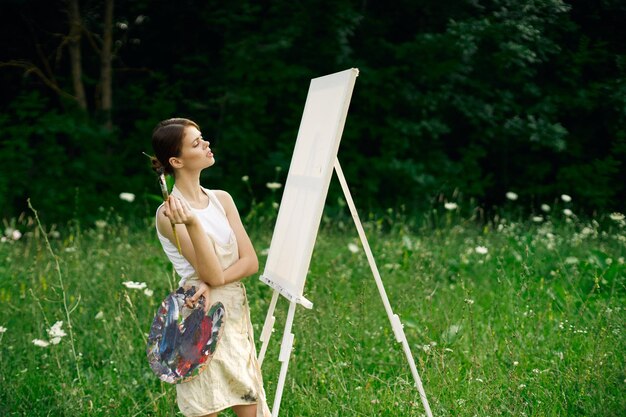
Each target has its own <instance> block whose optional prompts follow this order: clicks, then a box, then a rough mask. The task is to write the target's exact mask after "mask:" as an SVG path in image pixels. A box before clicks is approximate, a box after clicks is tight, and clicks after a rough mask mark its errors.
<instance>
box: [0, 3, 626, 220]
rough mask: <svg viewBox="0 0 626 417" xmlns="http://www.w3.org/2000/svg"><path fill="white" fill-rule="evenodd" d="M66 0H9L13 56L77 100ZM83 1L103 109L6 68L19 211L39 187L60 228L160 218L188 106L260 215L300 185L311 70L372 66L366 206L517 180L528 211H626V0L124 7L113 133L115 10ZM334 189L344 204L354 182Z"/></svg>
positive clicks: (7, 195) (87, 63)
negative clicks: (105, 95)
mask: <svg viewBox="0 0 626 417" xmlns="http://www.w3.org/2000/svg"><path fill="white" fill-rule="evenodd" d="M35 6H36V7H35ZM65 7H66V6H65V3H64V2H60V1H57V2H33V1H26V2H18V1H13V2H7V3H3V5H2V9H3V11H4V12H6V14H7V15H11V16H15V19H12V20H11V21H10V22H6V27H4V28H3V29H2V30H3V33H5V34H6V36H4V37H3V40H4V41H5V42H4V43H5V44H6V45H5V46H4V47H3V51H2V57H1V58H0V62H2V63H4V64H6V63H8V62H11V61H14V60H25V61H29V62H31V63H33V64H34V65H35V66H36V67H38V68H40V69H42V71H43V73H45V74H47V75H48V77H49V78H52V79H53V80H54V81H55V82H56V83H57V84H58V86H59V87H60V88H61V89H63V90H64V91H66V92H69V93H71V89H72V84H71V77H70V67H69V58H68V54H67V49H66V48H65V47H61V48H60V47H59V45H61V43H62V42H63V39H62V36H61V35H58V34H65V33H68V28H67V16H66V14H65V11H64V8H65ZM81 13H82V16H83V20H84V26H85V33H91V40H90V37H89V36H87V35H86V34H85V35H84V37H83V42H82V48H83V60H82V64H83V81H84V83H85V88H86V91H87V95H88V102H89V107H90V108H89V111H88V113H87V114H83V113H82V112H81V111H79V110H77V109H74V105H73V103H72V102H71V100H70V99H68V97H67V96H62V95H59V94H58V93H56V92H55V91H54V90H52V89H50V88H49V87H48V86H47V85H46V84H45V83H44V82H42V80H41V77H38V76H37V74H36V73H35V72H34V71H25V70H24V69H23V68H17V67H15V66H7V65H3V66H2V67H0V83H2V85H3V96H2V98H1V100H0V129H1V132H2V136H1V139H0V150H1V152H2V157H3V161H5V162H3V167H2V176H1V177H0V195H1V196H2V197H0V199H1V200H0V203H2V211H1V212H0V216H2V217H6V216H9V217H10V216H16V215H18V214H19V213H20V212H22V211H23V210H24V208H25V201H26V198H27V197H31V198H32V199H33V201H34V203H35V205H37V206H38V207H39V208H40V210H41V213H42V217H44V219H46V220H47V221H64V220H66V219H68V218H69V217H71V216H73V215H75V216H78V218H79V219H84V220H88V221H91V220H93V218H94V216H95V214H94V211H95V210H97V209H98V207H104V208H105V209H107V208H108V207H110V206H117V207H118V208H119V209H121V210H123V211H122V212H124V210H126V211H128V213H130V212H134V213H136V214H140V215H145V214H146V213H148V212H152V206H153V205H154V204H153V202H151V201H150V202H149V203H148V200H146V199H145V198H142V196H145V195H147V194H156V193H157V192H156V191H158V190H157V189H156V185H155V179H154V177H153V176H152V174H151V172H150V170H149V168H148V161H147V159H146V158H145V157H144V156H143V155H142V154H141V152H142V151H145V152H148V153H151V151H152V150H151V146H150V135H151V131H152V128H153V126H154V125H155V124H156V123H157V122H158V121H159V120H161V119H164V118H167V117H172V116H183V117H190V118H192V119H194V120H196V121H197V122H198V123H199V124H200V125H201V127H202V129H203V133H204V135H205V136H206V137H208V138H209V139H210V140H211V142H212V147H213V149H214V150H215V154H216V159H217V161H218V163H217V164H216V166H215V167H214V168H212V169H211V170H209V171H207V173H206V176H207V177H206V178H204V179H203V181H204V183H205V185H207V186H209V187H213V188H224V189H227V190H229V191H230V192H231V193H232V194H233V195H234V196H235V199H236V200H239V201H240V202H241V204H240V206H241V208H242V210H243V211H246V210H248V209H249V207H248V206H246V205H245V204H244V203H243V201H244V200H250V198H249V196H246V193H248V192H249V191H252V193H253V195H254V197H255V199H256V200H257V202H263V201H265V202H266V204H269V202H270V201H271V200H272V199H273V198H274V196H272V195H270V193H269V191H268V190H267V189H266V187H265V183H266V182H268V181H279V182H284V180H285V177H286V174H287V169H288V167H289V162H290V158H291V153H292V150H293V144H294V140H295V138H296V135H297V130H298V126H299V122H300V117H301V115H302V109H303V106H304V100H305V97H306V92H307V88H308V83H309V80H310V79H311V78H314V77H318V76H322V75H325V74H329V73H332V72H336V71H340V70H344V69H347V68H350V67H358V68H359V69H360V70H361V75H360V77H359V79H358V81H357V84H356V88H355V91H354V95H353V99H352V104H351V109H350V113H349V117H348V119H347V123H346V128H345V131H344V136H343V140H342V146H341V148H340V160H341V161H342V165H343V167H344V170H345V173H346V176H347V178H348V181H349V182H350V186H351V188H352V190H353V193H354V195H355V197H356V198H357V200H358V205H359V206H360V207H362V208H363V209H368V208H369V209H372V210H375V211H377V210H383V209H385V208H387V207H397V206H400V205H403V206H404V207H405V209H406V210H408V211H409V212H419V211H422V210H424V209H426V208H428V207H430V205H431V202H432V201H433V200H434V199H435V198H439V199H444V200H445V199H447V200H451V199H452V198H453V194H454V197H455V198H456V199H457V201H459V202H460V203H463V202H464V201H466V200H469V199H470V198H472V199H474V201H475V202H476V203H475V204H477V205H479V206H482V207H484V208H487V209H489V208H490V207H491V206H493V205H500V204H502V202H503V201H504V194H505V192H507V191H510V190H512V191H515V192H516V193H518V194H519V195H520V199H521V200H522V201H523V202H524V203H525V205H526V206H528V207H535V208H536V207H537V206H538V205H539V204H541V203H542V202H551V201H553V200H554V199H555V198H556V197H558V195H560V194H561V193H567V194H569V195H572V196H573V197H574V198H575V200H576V201H578V202H579V203H580V208H581V209H584V210H585V211H587V212H591V211H594V210H600V211H607V210H608V211H612V210H621V209H622V207H623V205H622V204H621V202H620V197H621V196H623V195H624V191H625V185H624V184H626V176H625V175H626V174H625V172H626V170H625V169H624V166H623V163H624V161H625V160H626V133H625V132H626V128H625V127H626V81H625V80H626V78H625V77H624V72H625V71H624V69H625V68H626V54H625V51H624V46H623V41H622V39H623V37H622V36H619V34H620V33H621V34H623V31H622V30H621V27H622V22H623V21H624V19H625V18H626V6H624V5H623V3H622V2H618V1H602V2H582V1H570V2H562V1H559V0H523V1H514V0H489V1H466V2H458V1H451V0H449V1H432V0H421V1H410V2H409V1H402V2H395V4H394V7H389V4H386V3H379V2H354V1H348V0H339V1H324V2H319V1H315V2H314V1H302V2H286V1H278V2H257V1H252V0H242V1H235V2H220V1H209V2H206V1H201V2H200V1H185V2H158V3H154V2H145V1H142V2H119V1H118V2H116V4H115V22H116V23H120V24H125V25H126V27H125V28H122V26H123V25H117V24H116V26H115V28H114V42H115V54H116V55H115V59H114V61H113V69H114V74H113V82H114V85H113V103H114V107H113V129H111V130H107V129H105V128H102V127H100V125H101V124H102V115H101V114H100V113H99V111H98V110H97V107H96V106H95V103H96V101H97V100H96V99H97V97H98V94H99V91H98V88H99V87H98V77H99V65H100V61H99V56H98V52H97V47H98V45H100V43H99V42H100V41H99V36H100V34H101V33H102V14H103V10H102V5H101V4H99V3H98V2H81ZM4 14H5V13H3V15H4ZM138 16H142V18H140V19H138V18H137V17H138ZM17 33H23V34H28V36H26V35H25V36H16V34H17ZM94 46H95V47H96V48H94ZM276 167H280V168H282V171H279V172H278V173H277V171H276ZM277 174H278V176H277ZM244 175H248V176H249V177H250V182H249V184H250V186H251V188H250V189H248V188H247V185H246V184H245V183H243V182H242V181H241V177H242V176H244ZM120 192H132V193H135V194H137V195H138V201H140V202H143V204H136V203H135V204H134V205H133V207H131V205H128V204H126V203H124V204H122V202H120V201H119V199H118V194H119V193H120ZM330 192H331V196H330V197H329V200H328V201H329V202H330V204H331V205H332V204H333V202H335V201H337V196H338V195H339V193H340V190H339V187H337V186H336V184H333V186H332V187H331V191H330ZM244 197H245V198H244ZM464 209H466V210H471V209H473V207H467V206H465V207H464Z"/></svg>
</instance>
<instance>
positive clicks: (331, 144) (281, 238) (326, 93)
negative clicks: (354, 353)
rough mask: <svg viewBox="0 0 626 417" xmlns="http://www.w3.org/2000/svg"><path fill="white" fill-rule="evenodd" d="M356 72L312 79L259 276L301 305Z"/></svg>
mask: <svg viewBox="0 0 626 417" xmlns="http://www.w3.org/2000/svg"><path fill="white" fill-rule="evenodd" d="M358 73H359V72H358V70H357V69H354V68H353V69H349V70H346V71H342V72H338V73H335V74H331V75H327V76H324V77H319V78H314V79H312V80H311V84H310V86H309V92H308V95H307V98H306V103H305V105H304V113H303V115H302V121H301V123H300V129H299V131H298V137H297V139H296V144H295V148H294V151H293V156H292V158H291V165H290V167H289V173H288V175H287V181H286V183H285V189H284V191H283V196H282V199H281V202H280V207H279V211H278V217H277V219H276V226H275V227H274V234H273V235H272V241H271V244H270V248H269V253H268V257H267V262H266V264H265V269H264V271H263V274H262V276H261V280H262V281H264V282H266V283H267V284H268V285H270V286H272V287H273V288H275V289H277V290H279V291H280V292H281V294H282V295H284V296H286V297H287V298H289V299H291V300H292V301H297V302H300V303H301V304H303V305H305V303H304V302H303V297H302V291H303V289H304V283H305V280H306V275H307V272H308V269H309V264H310V261H311V255H312V253H313V246H314V244H315V239H316V237H317V231H318V229H319V224H320V221H321V218H322V212H323V210H324V203H325V200H326V195H327V193H328V185H329V183H330V178H331V176H332V173H333V166H334V162H335V159H336V157H337V151H338V149H339V142H340V141H341V134H342V132H343V127H344V124H345V121H346V116H347V113H348V107H349V105H350V98H351V96H352V90H353V88H354V83H355V80H356V77H357V75H358ZM304 301H306V303H308V301H307V300H306V299H304ZM308 307H310V306H308Z"/></svg>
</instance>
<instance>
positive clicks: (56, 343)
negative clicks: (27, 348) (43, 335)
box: [50, 337, 61, 345]
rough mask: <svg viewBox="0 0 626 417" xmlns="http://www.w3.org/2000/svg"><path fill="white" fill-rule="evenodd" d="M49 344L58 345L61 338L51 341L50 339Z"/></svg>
mask: <svg viewBox="0 0 626 417" xmlns="http://www.w3.org/2000/svg"><path fill="white" fill-rule="evenodd" d="M50 343H52V344H53V345H58V344H59V343H61V338H60V337H53V338H52V339H50Z"/></svg>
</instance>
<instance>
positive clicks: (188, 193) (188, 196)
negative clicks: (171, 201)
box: [174, 175, 206, 206]
mask: <svg viewBox="0 0 626 417" xmlns="http://www.w3.org/2000/svg"><path fill="white" fill-rule="evenodd" d="M174 185H175V186H176V188H177V189H178V191H180V193H181V194H182V195H183V197H185V200H187V202H188V203H189V204H191V206H194V205H196V206H198V205H202V204H203V203H206V194H205V193H204V192H203V191H202V187H201V186H200V175H197V176H194V177H190V176H185V175H177V176H176V180H175V183H174Z"/></svg>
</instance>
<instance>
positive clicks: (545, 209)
mask: <svg viewBox="0 0 626 417" xmlns="http://www.w3.org/2000/svg"><path fill="white" fill-rule="evenodd" d="M541 210H542V211H543V212H545V213H548V212H549V211H550V206H549V205H547V204H542V205H541Z"/></svg>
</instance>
